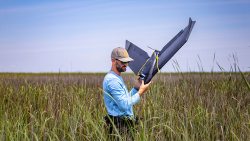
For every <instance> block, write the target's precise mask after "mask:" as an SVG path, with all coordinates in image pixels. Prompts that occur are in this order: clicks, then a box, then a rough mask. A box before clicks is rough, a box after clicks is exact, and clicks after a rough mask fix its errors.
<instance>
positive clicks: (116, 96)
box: [103, 71, 140, 116]
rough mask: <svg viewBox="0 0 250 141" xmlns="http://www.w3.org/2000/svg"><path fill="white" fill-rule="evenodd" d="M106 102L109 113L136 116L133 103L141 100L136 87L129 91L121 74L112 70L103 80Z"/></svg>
mask: <svg viewBox="0 0 250 141" xmlns="http://www.w3.org/2000/svg"><path fill="white" fill-rule="evenodd" d="M103 91H104V93H103V95H104V103H105V106H106V109H107V112H108V114H109V115H112V116H134V113H133V105H134V104H136V103H138V102H139V101H140V95H139V93H138V91H137V90H136V89H134V88H133V89H132V90H131V91H130V92H128V90H127V87H126V85H125V83H124V81H123V79H122V77H121V76H119V75H117V74H116V73H115V72H113V71H110V72H109V73H108V74H107V75H106V76H105V77H104V81H103Z"/></svg>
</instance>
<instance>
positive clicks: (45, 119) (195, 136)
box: [0, 72, 250, 141]
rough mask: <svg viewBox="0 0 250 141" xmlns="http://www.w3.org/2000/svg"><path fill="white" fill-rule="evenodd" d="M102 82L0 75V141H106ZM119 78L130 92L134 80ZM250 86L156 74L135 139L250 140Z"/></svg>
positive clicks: (242, 80)
mask: <svg viewBox="0 0 250 141" xmlns="http://www.w3.org/2000/svg"><path fill="white" fill-rule="evenodd" d="M104 75H105V74H101V73H100V74H95V73H93V74H91V73H89V74H84V73H77V74H74V73H72V74H71V73H58V74H56V73H54V74H53V73H51V74H50V73H43V74H17V73H2V74H0V97H1V98H0V105H1V106H0V140H39V141H40V140H91V141H93V140H107V137H108V136H107V131H106V129H105V127H104V125H105V123H104V120H103V117H104V116H105V114H106V111H105V106H104V104H103V93H102V81H103V77H104ZM123 77H124V79H125V81H126V83H127V84H128V87H129V88H131V87H132V85H131V84H130V79H131V78H133V74H125V75H123ZM249 82H250V75H249V73H235V72H228V73H215V72H213V73H160V74H158V75H157V77H156V78H154V82H153V84H152V85H151V88H150V90H149V91H148V92H147V94H145V95H144V97H143V98H142V99H141V101H140V103H139V104H137V105H135V107H134V112H135V114H136V115H137V116H139V117H140V118H141V120H140V123H139V125H138V126H137V132H136V133H135V139H136V140H209V141H210V140H250V134H249V133H250V114H249V112H250V89H249ZM117 136H119V137H120V138H124V137H121V136H120V135H119V134H118V133H117Z"/></svg>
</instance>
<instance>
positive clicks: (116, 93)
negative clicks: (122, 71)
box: [108, 80, 140, 111]
mask: <svg viewBox="0 0 250 141" xmlns="http://www.w3.org/2000/svg"><path fill="white" fill-rule="evenodd" d="M108 87H109V89H110V94H111V95H112V97H113V99H114V101H115V103H117V105H118V107H119V108H120V109H122V110H123V111H126V110H128V109H129V108H130V107H131V106H132V105H134V104H136V103H138V102H139V101H140V96H139V93H135V94H134V95H132V96H130V94H128V93H126V91H125V90H124V88H123V87H122V85H121V84H120V83H119V82H117V81H114V80H112V81H109V83H108Z"/></svg>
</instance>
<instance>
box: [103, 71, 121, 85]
mask: <svg viewBox="0 0 250 141" xmlns="http://www.w3.org/2000/svg"><path fill="white" fill-rule="evenodd" d="M103 83H121V80H120V78H119V77H118V76H117V75H115V74H113V73H111V72H109V73H107V74H106V75H105V77H104V80H103Z"/></svg>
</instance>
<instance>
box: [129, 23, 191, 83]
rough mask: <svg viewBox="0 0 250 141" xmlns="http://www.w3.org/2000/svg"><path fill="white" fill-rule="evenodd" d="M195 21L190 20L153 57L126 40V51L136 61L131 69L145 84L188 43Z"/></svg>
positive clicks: (132, 63) (131, 63)
mask: <svg viewBox="0 0 250 141" xmlns="http://www.w3.org/2000/svg"><path fill="white" fill-rule="evenodd" d="M194 24H195V21H192V19H191V18H189V24H188V26H187V27H186V28H184V29H183V30H181V31H180V32H179V33H178V34H177V35H176V36H175V37H174V38H173V39H172V40H170V41H169V42H168V43H167V44H166V45H165V46H164V47H163V48H162V50H161V51H158V50H155V51H154V52H153V54H152V55H151V57H149V56H148V54H147V52H145V51H144V50H142V49H141V48H139V47H137V46H136V45H135V44H133V43H131V42H129V41H128V40H126V46H125V47H126V50H127V51H128V54H129V56H130V57H131V58H133V59H134V61H131V62H129V67H130V68H131V70H132V71H133V72H134V73H135V74H136V75H138V76H140V79H141V80H144V83H145V84H147V83H148V82H150V80H151V79H152V78H153V77H154V76H155V74H156V73H157V72H158V71H159V70H160V69H161V68H162V67H163V66H164V65H165V64H166V63H167V62H168V61H169V60H170V59H171V58H172V57H173V56H174V54H175V53H176V52H177V51H178V50H179V49H180V48H181V47H182V46H183V45H184V44H185V43H186V42H187V40H188V38H189V35H190V33H191V31H192V29H193V26H194Z"/></svg>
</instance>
